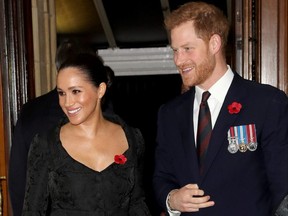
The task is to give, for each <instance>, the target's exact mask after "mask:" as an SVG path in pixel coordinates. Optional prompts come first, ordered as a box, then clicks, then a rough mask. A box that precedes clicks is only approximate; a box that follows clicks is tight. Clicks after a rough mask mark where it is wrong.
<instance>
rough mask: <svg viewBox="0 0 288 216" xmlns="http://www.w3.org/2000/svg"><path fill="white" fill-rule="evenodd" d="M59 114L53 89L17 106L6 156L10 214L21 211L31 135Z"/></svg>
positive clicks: (46, 128) (59, 115) (53, 121)
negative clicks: (21, 105)
mask: <svg viewBox="0 0 288 216" xmlns="http://www.w3.org/2000/svg"><path fill="white" fill-rule="evenodd" d="M62 116H63V112H62V109H61V107H60V106H59V102H58V94H57V90H56V89H54V90H52V91H50V92H49V93H47V94H45V95H42V96H40V97H37V98H35V99H34V100H31V101H30V102H28V103H26V104H24V105H23V107H22V109H21V113H20V116H19V118H18V121H17V124H16V126H15V128H14V131H13V137H12V146H11V152H10V160H9V178H8V183H9V192H10V198H11V203H12V209H13V215H14V216H20V215H21V212H22V206H23V200H24V193H25V182H26V168H27V164H26V163H27V156H28V151H29V147H30V143H31V141H32V138H33V137H34V135H35V134H36V133H39V132H42V131H46V130H48V129H49V128H51V127H54V126H55V125H57V123H58V122H59V120H60V119H61V117H62Z"/></svg>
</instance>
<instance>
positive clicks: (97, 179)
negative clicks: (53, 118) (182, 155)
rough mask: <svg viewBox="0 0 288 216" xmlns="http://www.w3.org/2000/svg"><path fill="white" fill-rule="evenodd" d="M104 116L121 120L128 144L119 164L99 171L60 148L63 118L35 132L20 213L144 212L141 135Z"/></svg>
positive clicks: (141, 215)
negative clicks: (53, 126) (46, 129)
mask: <svg viewBox="0 0 288 216" xmlns="http://www.w3.org/2000/svg"><path fill="white" fill-rule="evenodd" d="M106 118H107V117H106ZM109 120H110V121H113V122H115V123H118V124H120V125H121V126H122V128H123V129H124V131H125V134H126V137H127V140H128V144H129V148H128V150H127V151H126V152H125V153H124V154H123V155H124V156H125V157H126V158H127V161H126V163H125V164H117V163H115V162H114V163H112V164H111V165H110V166H108V167H107V168H106V169H104V170H103V171H101V172H97V171H94V170H92V169H90V168H88V167H86V166H85V165H83V164H81V163H79V162H78V161H76V160H74V159H73V158H72V157H70V156H69V154H68V153H67V152H66V151H65V149H64V148H63V146H62V145H61V142H60V139H59V131H60V128H61V125H62V124H63V123H64V122H63V123H62V124H60V125H59V127H57V128H56V129H54V130H53V131H51V132H49V133H47V134H46V135H45V134H42V135H37V136H36V137H35V139H34V140H33V142H32V144H31V148H30V152H29V159H28V170H27V183H26V193H25V200H24V207H23V212H22V215H23V216H27V215H51V216H52V215H53V216H66V215H67V216H68V215H69V216H76V215H77V216H92V215H93V216H102V215H103V216H104V215H105V216H110V215H111V216H112V215H113V216H114V215H115V216H128V215H131V216H146V215H150V213H149V210H148V208H147V206H146V204H145V200H144V192H143V188H142V181H141V179H142V171H143V170H142V165H141V164H142V162H143V158H142V156H143V153H144V141H143V137H142V135H141V133H140V131H139V130H138V129H135V128H131V127H129V126H127V125H126V124H125V123H124V122H123V121H122V120H121V119H120V118H119V117H117V116H113V118H110V119H109ZM96 157H97V156H96Z"/></svg>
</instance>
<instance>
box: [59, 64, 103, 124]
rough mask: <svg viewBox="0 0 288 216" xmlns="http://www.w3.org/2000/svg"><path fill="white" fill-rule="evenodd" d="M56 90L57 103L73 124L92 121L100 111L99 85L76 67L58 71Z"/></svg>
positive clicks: (100, 95) (100, 90)
mask: <svg viewBox="0 0 288 216" xmlns="http://www.w3.org/2000/svg"><path fill="white" fill-rule="evenodd" d="M103 84H104V83H103ZM57 91H58V95H59V104H60V106H61V108H62V110H63V111H64V113H65V114H66V115H67V117H68V118H69V121H70V122H71V123H72V124H74V125H79V124H82V123H85V122H87V121H94V119H95V117H97V116H98V114H99V112H100V111H101V108H100V104H101V98H102V96H103V91H102V87H101V85H100V86H99V88H97V87H96V86H95V85H93V83H92V82H91V81H89V80H88V79H87V77H86V75H85V73H84V72H83V71H81V70H80V69H78V68H74V67H68V68H64V69H62V70H60V71H59V72H58V75H57ZM104 93H105V91H104Z"/></svg>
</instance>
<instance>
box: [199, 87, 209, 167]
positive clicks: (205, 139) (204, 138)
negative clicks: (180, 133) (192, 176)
mask: <svg viewBox="0 0 288 216" xmlns="http://www.w3.org/2000/svg"><path fill="white" fill-rule="evenodd" d="M209 96H210V93H209V92H208V91H206V92H203V94H202V100H201V103H200V109H199V118H198V131H197V154H198V160H199V166H200V170H202V168H203V167H202V165H203V161H204V158H205V154H206V151H207V148H208V144H209V141H210V137H211V132H212V124H211V114H210V110H209V106H208V103H207V100H208V98H209Z"/></svg>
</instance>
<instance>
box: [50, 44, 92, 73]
mask: <svg viewBox="0 0 288 216" xmlns="http://www.w3.org/2000/svg"><path fill="white" fill-rule="evenodd" d="M80 53H90V54H95V53H96V51H94V50H93V49H92V48H91V47H90V46H88V45H86V44H84V43H82V42H80V41H76V40H71V39H68V40H65V41H63V42H61V43H60V44H59V46H58V47H57V51H56V55H55V64H56V69H57V71H58V70H59V68H60V66H61V64H63V63H64V62H65V61H66V60H67V59H68V58H71V57H72V56H75V55H78V54H80Z"/></svg>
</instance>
